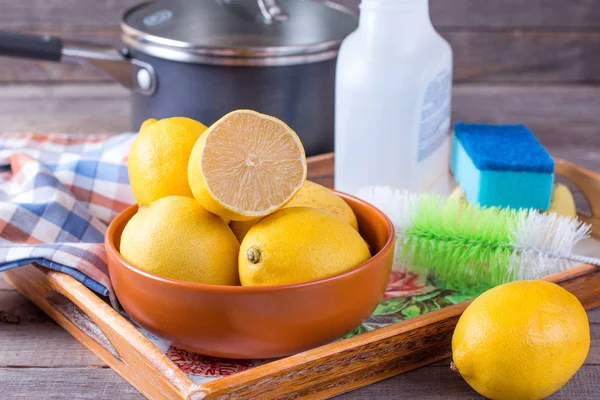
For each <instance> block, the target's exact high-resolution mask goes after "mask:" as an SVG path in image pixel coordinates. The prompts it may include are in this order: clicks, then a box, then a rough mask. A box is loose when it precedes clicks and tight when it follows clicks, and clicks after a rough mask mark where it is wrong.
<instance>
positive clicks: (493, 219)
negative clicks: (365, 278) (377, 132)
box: [359, 187, 590, 288]
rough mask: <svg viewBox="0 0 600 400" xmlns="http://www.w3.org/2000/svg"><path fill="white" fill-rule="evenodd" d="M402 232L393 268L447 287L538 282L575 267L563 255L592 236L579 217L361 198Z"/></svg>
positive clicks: (411, 196)
mask: <svg viewBox="0 0 600 400" xmlns="http://www.w3.org/2000/svg"><path fill="white" fill-rule="evenodd" d="M359 196H360V197H362V198H363V199H365V200H366V201H369V202H371V203H372V204H374V205H375V206H376V207H378V208H380V209H381V210H382V211H383V212H384V213H386V214H387V215H388V216H389V217H390V219H391V220H392V222H393V223H394V225H395V227H396V231H397V243H396V255H395V265H403V266H407V267H409V268H410V269H412V270H415V271H418V272H427V273H429V274H431V275H433V276H434V277H435V279H436V280H438V281H441V282H443V283H444V284H445V285H447V286H448V287H455V286H457V287H461V288H464V287H465V286H495V285H499V284H502V283H505V282H509V281H512V280H521V279H538V278H541V277H544V276H547V275H549V274H552V273H555V272H559V271H562V270H564V269H566V268H568V267H570V266H571V265H572V263H571V262H569V261H566V260H565V259H564V258H563V257H564V256H565V255H569V254H570V253H571V251H572V250H573V247H574V246H575V244H576V243H577V242H579V241H580V240H581V239H583V238H585V237H586V236H587V235H588V233H589V228H590V227H589V226H588V225H585V224H582V223H580V222H579V221H577V220H575V219H571V218H568V217H561V216H558V215H556V214H550V215H546V214H541V213H539V212H537V211H535V210H519V211H516V210H511V209H500V208H480V207H477V206H473V205H470V204H467V203H464V202H459V201H457V200H454V199H450V198H446V197H442V196H435V195H429V194H421V195H418V194H415V193H411V192H408V191H402V190H393V189H390V188H382V187H371V188H367V189H365V190H363V191H362V192H361V193H359Z"/></svg>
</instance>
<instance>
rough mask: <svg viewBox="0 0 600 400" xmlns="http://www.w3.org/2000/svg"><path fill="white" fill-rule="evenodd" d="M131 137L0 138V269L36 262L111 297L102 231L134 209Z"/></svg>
mask: <svg viewBox="0 0 600 400" xmlns="http://www.w3.org/2000/svg"><path fill="white" fill-rule="evenodd" d="M133 137H134V135H133V134H121V135H58V134H56V135H54V134H53V135H40V134H28V135H23V134H21V135H13V134H10V135H6V134H0V271H6V270H8V269H11V268H15V267H19V266H21V265H26V264H30V263H32V262H35V263H38V264H40V265H42V266H44V267H47V268H51V269H54V270H57V271H61V272H64V273H66V274H68V275H71V276H72V277H74V278H75V279H77V280H78V281H80V282H81V283H83V284H84V285H86V286H87V287H89V288H90V289H92V290H93V291H95V292H97V293H99V294H101V295H103V296H110V297H111V298H112V299H114V297H113V296H112V288H111V285H110V280H109V277H108V269H107V267H106V256H105V253H104V245H103V241H104V233H105V231H106V228H107V226H108V223H109V222H110V221H111V220H112V218H113V217H114V216H115V215H116V214H117V213H118V212H120V211H122V210H123V209H125V208H126V207H127V206H129V205H130V204H133V203H134V199H133V194H132V193H131V188H130V186H129V180H128V176H127V165H126V159H127V154H128V152H129V146H130V144H131V141H132V140H133Z"/></svg>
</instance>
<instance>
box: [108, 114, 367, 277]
mask: <svg viewBox="0 0 600 400" xmlns="http://www.w3.org/2000/svg"><path fill="white" fill-rule="evenodd" d="M128 168H129V180H130V183H131V187H132V190H133V194H134V197H135V199H136V201H137V203H138V205H139V209H138V211H137V213H136V214H135V215H134V216H133V217H132V218H131V220H130V221H129V222H128V223H127V225H126V226H125V228H124V230H123V233H122V236H121V242H120V252H121V255H122V256H123V257H124V258H125V259H127V260H128V261H130V262H131V263H132V264H134V265H135V266H137V267H138V268H140V269H143V270H145V271H148V272H150V273H153V274H156V275H159V276H162V277H167V278H172V279H177V280H183V281H189V282H195V283H203V284H213V285H239V284H241V285H247V286H254V285H282V284H293V283H300V282H306V281H311V280H315V279H320V278H325V277H328V276H332V275H335V274H337V273H340V272H343V271H346V270H349V269H351V268H353V267H355V266H357V265H358V264H360V263H362V262H364V261H366V260H367V259H368V258H369V257H370V256H371V254H370V252H369V247H368V245H367V243H366V242H365V241H364V239H363V238H362V237H361V235H360V234H359V232H358V223H357V219H356V216H355V215H354V213H353V211H352V209H351V208H350V206H348V204H347V203H346V202H345V201H344V200H342V199H341V198H340V197H338V196H337V195H335V194H334V193H333V192H332V191H330V190H329V189H326V188H325V187H323V186H321V185H318V184H316V183H314V182H310V181H307V180H306V174H307V165H306V157H305V153H304V149H303V147H302V144H301V142H300V140H299V138H298V136H297V135H296V134H295V133H294V131H293V130H292V129H290V128H289V127H288V126H287V125H285V124H284V123H283V122H282V121H280V120H278V119H276V118H273V117H270V116H267V115H264V114H259V113H257V112H254V111H249V110H238V111H234V112H232V113H229V114H227V115H226V116H224V117H223V118H221V119H220V120H219V121H217V122H216V123H214V124H213V125H212V126H210V127H209V128H207V127H206V126H205V125H203V124H202V123H200V122H198V121H195V120H192V119H189V118H182V117H173V118H166V119H162V120H160V121H157V120H154V119H150V120H147V121H145V122H144V123H143V124H142V126H141V128H140V132H139V134H138V136H137V137H136V138H135V140H134V141H133V143H132V146H131V149H130V154H129V157H128Z"/></svg>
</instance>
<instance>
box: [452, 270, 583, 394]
mask: <svg viewBox="0 0 600 400" xmlns="http://www.w3.org/2000/svg"><path fill="white" fill-rule="evenodd" d="M589 348H590V327H589V323H588V319H587V315H586V313H585V310H584V309H583V307H582V305H581V303H580V302H579V300H577V298H576V297H575V296H573V295H572V294H571V293H569V292H568V291H566V290H565V289H563V288H561V287H560V286H558V285H556V284H554V283H550V282H546V281H518V282H511V283H507V284H504V285H501V286H498V287H495V288H493V289H490V290H488V291H487V292H485V293H483V294H482V295H481V296H479V297H478V298H477V299H475V300H474V301H473V302H472V303H471V304H470V305H469V306H468V307H467V309H466V310H465V312H464V313H463V315H462V316H461V317H460V319H459V321H458V324H457V325H456V329H455V331H454V335H453V337H452V359H453V363H454V367H455V369H456V370H457V372H458V373H460V375H462V377H463V378H464V379H465V380H466V381H467V383H468V384H469V385H470V386H471V387H472V388H473V389H475V390H476V391H477V392H479V393H480V394H481V395H483V396H485V397H488V398H490V399H494V400H504V399H507V400H508V399H510V400H529V399H532V400H534V399H543V398H545V397H548V396H550V395H551V394H552V393H554V392H556V391H557V390H558V389H560V388H561V387H562V386H563V385H564V384H565V383H566V382H567V381H568V380H569V379H571V377H572V376H573V375H574V374H575V372H577V370H578V369H579V368H580V367H581V365H582V364H583V362H584V360H585V358H586V356H587V354H588V351H589Z"/></svg>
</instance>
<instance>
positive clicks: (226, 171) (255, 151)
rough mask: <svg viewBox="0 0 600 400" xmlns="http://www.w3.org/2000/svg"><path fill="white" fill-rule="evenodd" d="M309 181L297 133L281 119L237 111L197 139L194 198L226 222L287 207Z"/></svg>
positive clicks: (191, 177)
mask: <svg viewBox="0 0 600 400" xmlns="http://www.w3.org/2000/svg"><path fill="white" fill-rule="evenodd" d="M305 179H306V155H305V153H304V147H303V146H302V142H301V141H300V139H299V138H298V135H296V133H295V132H294V131H293V130H292V129H291V128H290V127H289V126H287V125H286V124H285V123H284V122H282V121H280V120H279V119H277V118H274V117H271V116H268V115H264V114H260V113H258V112H255V111H250V110H237V111H233V112H231V113H229V114H227V115H225V116H224V117H223V118H221V119H220V120H218V121H217V122H215V123H214V124H213V125H212V126H211V127H210V128H208V130H207V131H206V132H204V134H203V135H202V136H201V137H200V139H198V141H197V142H196V144H195V145H194V148H193V149H192V154H191V155H190V161H189V165H188V180H189V184H190V188H191V189H192V193H193V194H194V197H195V198H196V200H197V201H198V202H199V203H200V204H201V205H202V206H203V207H204V208H206V209H207V210H208V211H210V212H212V213H214V214H217V215H219V216H220V217H222V218H224V219H230V220H233V221H248V220H252V219H256V218H260V217H263V216H265V215H268V214H271V213H272V212H274V211H276V210H278V209H280V208H281V207H283V206H284V205H286V204H287V203H288V202H289V201H290V200H291V199H292V197H294V195H295V194H296V193H297V192H298V190H300V188H301V187H302V184H303V183H304V181H305Z"/></svg>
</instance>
